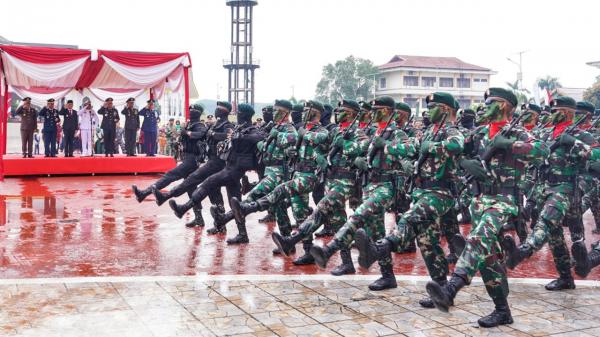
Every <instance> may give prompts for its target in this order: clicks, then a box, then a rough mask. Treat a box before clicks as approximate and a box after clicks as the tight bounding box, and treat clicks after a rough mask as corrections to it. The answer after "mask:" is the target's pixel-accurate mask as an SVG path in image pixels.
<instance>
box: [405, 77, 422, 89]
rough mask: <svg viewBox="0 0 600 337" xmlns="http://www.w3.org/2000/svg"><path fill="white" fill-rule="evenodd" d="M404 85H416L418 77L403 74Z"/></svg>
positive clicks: (417, 84)
mask: <svg viewBox="0 0 600 337" xmlns="http://www.w3.org/2000/svg"><path fill="white" fill-rule="evenodd" d="M404 86H405V87H418V86H419V78H418V77H417V76H404Z"/></svg>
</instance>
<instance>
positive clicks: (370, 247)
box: [354, 228, 392, 268]
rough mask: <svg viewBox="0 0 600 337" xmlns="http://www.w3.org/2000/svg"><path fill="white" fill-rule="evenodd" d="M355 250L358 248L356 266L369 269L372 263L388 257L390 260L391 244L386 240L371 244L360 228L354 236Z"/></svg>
mask: <svg viewBox="0 0 600 337" xmlns="http://www.w3.org/2000/svg"><path fill="white" fill-rule="evenodd" d="M354 241H355V242H356V248H358V264H359V265H360V266H361V267H363V268H369V267H370V266H371V265H372V264H373V262H375V261H377V260H382V259H383V258H385V257H389V258H390V260H391V256H390V255H391V251H392V243H391V242H390V241H388V240H386V239H381V240H378V241H377V242H372V241H371V239H369V236H368V235H367V232H366V231H365V230H364V229H362V228H360V229H359V230H357V231H356V235H355V236H354Z"/></svg>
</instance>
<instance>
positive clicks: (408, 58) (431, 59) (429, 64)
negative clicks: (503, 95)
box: [378, 55, 491, 71]
mask: <svg viewBox="0 0 600 337" xmlns="http://www.w3.org/2000/svg"><path fill="white" fill-rule="evenodd" d="M400 67H402V68H437V69H450V70H477V71H491V69H489V68H484V67H480V66H476V65H474V64H470V63H467V62H464V61H462V60H460V59H458V58H456V57H439V56H413V55H395V56H394V57H392V59H391V60H390V61H389V62H388V63H386V64H383V65H380V66H379V67H378V68H379V69H380V70H383V69H390V68H400Z"/></svg>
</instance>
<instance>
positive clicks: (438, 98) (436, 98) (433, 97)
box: [425, 91, 460, 110]
mask: <svg viewBox="0 0 600 337" xmlns="http://www.w3.org/2000/svg"><path fill="white" fill-rule="evenodd" d="M432 102H433V103H441V104H446V105H447V106H449V107H451V108H453V109H456V110H458V108H460V107H459V105H458V102H457V101H456V100H455V99H454V96H452V95H451V94H449V93H447V92H439V91H438V92H434V93H433V94H430V95H428V96H427V97H425V103H427V104H429V103H432Z"/></svg>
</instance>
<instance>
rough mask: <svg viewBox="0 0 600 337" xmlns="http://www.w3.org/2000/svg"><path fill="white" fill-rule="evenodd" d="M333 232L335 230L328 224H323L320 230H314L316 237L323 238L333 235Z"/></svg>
mask: <svg viewBox="0 0 600 337" xmlns="http://www.w3.org/2000/svg"><path fill="white" fill-rule="evenodd" d="M334 234H335V232H334V231H333V230H332V229H331V228H330V227H329V226H325V227H323V229H322V230H321V231H319V232H316V233H315V236H316V237H318V238H324V237H328V236H333V235H334Z"/></svg>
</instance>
